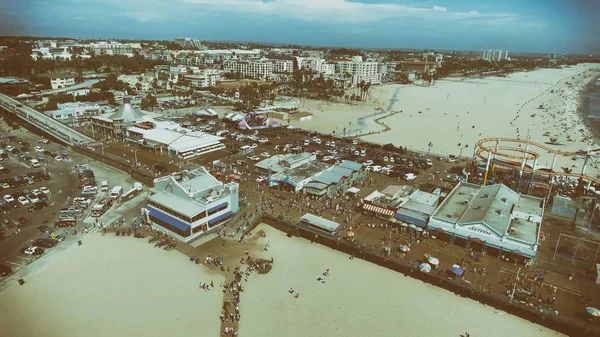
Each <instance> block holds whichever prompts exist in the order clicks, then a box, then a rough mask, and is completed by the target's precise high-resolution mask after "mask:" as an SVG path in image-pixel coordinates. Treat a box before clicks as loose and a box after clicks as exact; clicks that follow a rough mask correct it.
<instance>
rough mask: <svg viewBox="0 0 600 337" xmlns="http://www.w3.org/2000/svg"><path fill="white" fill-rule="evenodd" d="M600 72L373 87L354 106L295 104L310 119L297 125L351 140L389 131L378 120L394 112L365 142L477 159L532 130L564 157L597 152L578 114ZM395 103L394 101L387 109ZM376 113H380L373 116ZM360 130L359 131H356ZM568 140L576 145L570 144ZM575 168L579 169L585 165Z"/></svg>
mask: <svg viewBox="0 0 600 337" xmlns="http://www.w3.org/2000/svg"><path fill="white" fill-rule="evenodd" d="M599 71H600V65H596V64H580V65H577V66H571V67H567V68H564V69H540V70H536V71H531V72H518V73H514V74H510V75H508V76H507V77H486V78H480V79H478V78H450V79H444V80H439V81H437V82H435V84H433V85H432V86H430V87H422V86H416V85H397V84H390V85H379V86H373V87H371V91H370V92H371V93H370V95H371V99H369V100H368V101H367V102H365V103H357V104H356V105H349V104H344V103H327V102H320V101H311V100H298V101H297V104H298V105H299V107H300V110H302V111H310V112H311V113H313V117H312V120H309V121H302V122H297V121H294V122H292V124H293V125H295V126H298V127H301V128H303V129H308V130H314V131H318V132H322V133H327V134H331V133H333V132H334V131H335V134H336V135H343V128H347V130H346V132H347V135H348V134H362V135H364V134H365V133H368V132H379V131H383V130H384V126H382V125H379V124H377V123H375V121H374V119H376V118H379V117H382V116H385V115H389V114H390V113H392V112H396V114H394V115H393V116H391V117H387V118H383V119H381V122H382V123H385V124H386V125H388V126H389V127H391V130H390V131H387V132H380V133H375V134H372V135H368V136H363V137H362V139H363V140H366V141H369V142H374V143H379V144H387V143H392V144H394V145H396V146H407V147H408V148H409V149H412V150H417V151H423V152H427V151H428V144H429V143H430V142H431V143H432V144H433V146H432V148H431V153H434V154H439V155H444V156H447V155H449V154H453V155H463V156H472V155H473V151H474V146H475V143H476V142H477V141H478V140H480V139H482V138H489V137H507V138H517V137H519V138H520V139H525V138H526V137H527V134H528V129H529V137H530V139H531V140H532V141H534V142H538V143H542V144H543V143H545V142H548V141H549V140H550V137H547V136H544V133H545V132H546V131H548V132H550V133H551V137H553V138H558V139H559V140H561V141H563V142H565V143H566V145H564V146H553V147H555V148H556V149H558V150H561V151H565V152H569V151H577V150H582V149H583V150H587V149H592V148H593V149H595V148H598V147H600V146H597V145H596V144H594V140H593V135H592V134H591V133H590V132H588V130H587V129H586V128H585V122H584V120H583V118H582V117H581V116H580V115H578V113H577V107H578V105H579V100H578V99H579V91H580V90H581V89H582V88H583V86H585V84H587V83H588V82H589V81H591V80H592V79H593V78H594V76H597V75H598V74H599ZM551 90H554V93H552V92H551ZM394 96H395V97H394ZM391 100H394V101H393V102H391V103H390V101H391ZM540 105H542V106H543V108H542V109H540V108H539V107H540ZM376 107H377V108H380V109H381V110H380V111H377V110H375V108H376ZM400 111H402V112H401V113H400ZM375 114H377V115H375ZM532 115H535V116H534V117H531V116H532ZM517 116H518V117H517ZM515 117H517V118H516V119H515ZM511 122H512V124H511ZM359 124H362V125H361V126H360V127H359ZM473 127H474V128H473ZM569 135H571V136H572V140H573V141H568V140H567V136H569ZM459 143H460V144H461V146H458V144H459ZM467 144H468V147H465V145H467ZM461 149H462V150H461ZM538 153H539V154H540V159H539V160H538V165H542V166H546V167H549V166H550V165H551V164H552V156H551V155H548V154H547V153H545V151H538ZM573 164H575V162H573V161H572V160H571V159H570V158H568V157H567V158H561V157H558V158H557V165H556V166H555V170H560V167H562V166H565V167H570V166H571V165H573ZM577 165H578V166H579V167H582V165H583V160H580V161H578V162H577ZM576 171H577V169H576ZM588 172H590V171H588ZM596 172H597V170H595V173H596Z"/></svg>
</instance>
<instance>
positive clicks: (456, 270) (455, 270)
mask: <svg viewBox="0 0 600 337" xmlns="http://www.w3.org/2000/svg"><path fill="white" fill-rule="evenodd" d="M450 271H451V272H453V273H454V274H456V275H457V276H460V275H462V274H463V273H464V272H465V271H464V270H462V268H461V267H459V266H457V265H455V266H454V267H452V269H450Z"/></svg>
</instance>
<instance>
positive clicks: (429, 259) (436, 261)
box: [427, 257, 440, 266]
mask: <svg viewBox="0 0 600 337" xmlns="http://www.w3.org/2000/svg"><path fill="white" fill-rule="evenodd" d="M427 262H429V263H431V264H432V265H434V266H437V265H438V264H440V260H438V259H436V258H435V257H430V258H428V259H427Z"/></svg>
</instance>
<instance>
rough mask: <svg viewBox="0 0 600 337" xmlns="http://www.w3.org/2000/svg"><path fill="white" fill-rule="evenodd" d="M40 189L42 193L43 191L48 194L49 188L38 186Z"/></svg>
mask: <svg viewBox="0 0 600 337" xmlns="http://www.w3.org/2000/svg"><path fill="white" fill-rule="evenodd" d="M40 191H41V192H42V193H44V194H45V195H50V190H49V189H48V188H47V187H44V186H42V187H40Z"/></svg>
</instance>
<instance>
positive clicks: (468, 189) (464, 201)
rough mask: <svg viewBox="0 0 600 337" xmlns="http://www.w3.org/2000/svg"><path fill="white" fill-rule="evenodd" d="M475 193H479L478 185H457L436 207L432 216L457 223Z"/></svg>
mask: <svg viewBox="0 0 600 337" xmlns="http://www.w3.org/2000/svg"><path fill="white" fill-rule="evenodd" d="M477 191H479V186H478V185H474V184H466V183H459V184H458V185H456V187H454V190H453V191H452V192H451V193H450V194H449V195H448V197H447V198H446V199H445V200H444V201H443V202H442V204H441V205H440V206H439V207H438V209H437V210H436V212H435V214H434V216H436V217H438V218H440V219H446V220H451V221H458V220H459V219H460V218H462V216H463V214H464V213H465V211H466V210H467V209H468V208H469V203H470V202H471V199H473V198H474V197H475V195H477Z"/></svg>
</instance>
